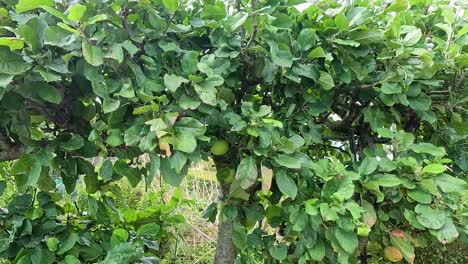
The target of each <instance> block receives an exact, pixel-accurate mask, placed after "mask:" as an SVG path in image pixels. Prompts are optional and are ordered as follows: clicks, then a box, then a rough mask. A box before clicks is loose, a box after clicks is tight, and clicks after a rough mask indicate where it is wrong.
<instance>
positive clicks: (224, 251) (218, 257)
mask: <svg viewBox="0 0 468 264" xmlns="http://www.w3.org/2000/svg"><path fill="white" fill-rule="evenodd" d="M221 189H223V188H222V187H221ZM228 191H229V189H228ZM232 224H233V223H232V221H231V220H228V221H224V222H220V223H219V224H218V241H217V243H216V253H215V257H214V264H233V263H234V260H235V259H236V255H237V253H236V248H235V247H234V244H233V243H232V239H231V232H232Z"/></svg>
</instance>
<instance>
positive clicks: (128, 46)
mask: <svg viewBox="0 0 468 264" xmlns="http://www.w3.org/2000/svg"><path fill="white" fill-rule="evenodd" d="M120 45H121V46H122V47H123V48H124V49H125V50H126V51H127V52H128V54H130V56H133V55H135V54H136V53H137V52H138V51H139V50H140V49H138V47H137V46H135V45H134V44H133V43H132V42H131V41H130V40H126V41H124V42H122V43H120Z"/></svg>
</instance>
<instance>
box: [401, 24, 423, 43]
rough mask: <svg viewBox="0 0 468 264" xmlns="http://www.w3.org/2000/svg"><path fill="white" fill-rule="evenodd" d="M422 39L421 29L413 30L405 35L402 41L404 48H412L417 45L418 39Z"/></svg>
mask: <svg viewBox="0 0 468 264" xmlns="http://www.w3.org/2000/svg"><path fill="white" fill-rule="evenodd" d="M421 37H422V32H421V29H419V28H417V29H413V30H410V31H409V32H408V34H406V36H405V38H404V39H403V45H405V46H413V45H415V44H416V43H418V41H419V39H421Z"/></svg>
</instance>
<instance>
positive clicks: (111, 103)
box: [102, 97, 120, 114]
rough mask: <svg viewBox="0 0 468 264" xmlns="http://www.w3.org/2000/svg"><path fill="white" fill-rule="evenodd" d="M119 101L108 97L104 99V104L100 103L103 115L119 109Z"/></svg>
mask: <svg viewBox="0 0 468 264" xmlns="http://www.w3.org/2000/svg"><path fill="white" fill-rule="evenodd" d="M119 106H120V100H117V99H112V98H110V97H106V98H104V102H103V103H102V109H103V110H104V114H107V113H110V112H114V111H115V110H117V109H119Z"/></svg>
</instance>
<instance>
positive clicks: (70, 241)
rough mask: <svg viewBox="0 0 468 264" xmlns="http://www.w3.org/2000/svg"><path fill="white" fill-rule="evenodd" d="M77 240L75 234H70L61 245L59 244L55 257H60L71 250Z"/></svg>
mask: <svg viewBox="0 0 468 264" xmlns="http://www.w3.org/2000/svg"><path fill="white" fill-rule="evenodd" d="M77 240H78V235H77V234H76V233H71V234H70V235H69V236H67V237H66V239H65V240H64V241H62V243H60V246H59V247H58V249H57V255H62V254H63V253H65V252H67V251H69V250H70V249H72V248H73V246H74V245H75V243H76V241H77Z"/></svg>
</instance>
